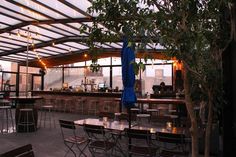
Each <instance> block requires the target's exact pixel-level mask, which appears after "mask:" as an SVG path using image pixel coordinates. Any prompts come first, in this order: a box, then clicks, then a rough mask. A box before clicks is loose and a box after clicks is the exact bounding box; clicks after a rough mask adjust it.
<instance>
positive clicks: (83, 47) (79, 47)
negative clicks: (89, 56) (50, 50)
mask: <svg viewBox="0 0 236 157" xmlns="http://www.w3.org/2000/svg"><path fill="white" fill-rule="evenodd" d="M66 43H67V44H68V45H71V46H74V47H78V49H88V47H87V46H85V45H82V44H79V43H75V42H66Z"/></svg>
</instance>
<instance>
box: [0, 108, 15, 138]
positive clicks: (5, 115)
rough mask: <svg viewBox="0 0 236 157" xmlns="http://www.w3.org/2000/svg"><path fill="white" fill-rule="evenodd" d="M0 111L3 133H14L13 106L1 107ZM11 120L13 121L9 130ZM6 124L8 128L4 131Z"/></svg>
mask: <svg viewBox="0 0 236 157" xmlns="http://www.w3.org/2000/svg"><path fill="white" fill-rule="evenodd" d="M0 111H2V113H1V119H0V121H1V123H2V128H1V133H4V132H5V131H6V133H8V132H9V131H14V122H13V117H12V111H11V106H0ZM9 120H10V121H11V128H12V129H9V126H10V125H9ZM4 124H6V128H5V129H4Z"/></svg>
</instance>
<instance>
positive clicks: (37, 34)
mask: <svg viewBox="0 0 236 157" xmlns="http://www.w3.org/2000/svg"><path fill="white" fill-rule="evenodd" d="M29 30H30V29H29ZM12 34H13V33H11V32H9V38H12ZM16 36H17V37H22V38H26V39H27V40H31V44H30V46H31V48H32V49H33V52H35V55H36V57H37V59H38V61H39V62H40V64H41V65H42V66H43V67H44V69H45V70H47V65H46V63H45V62H44V61H43V60H42V59H41V57H40V55H39V53H38V52H37V50H36V48H35V44H34V38H33V33H31V32H29V33H28V34H27V32H25V33H24V32H23V33H22V32H21V31H20V30H19V29H18V30H17V33H16ZM35 36H36V37H37V38H40V36H39V33H38V32H35ZM52 45H53V46H54V45H55V43H53V44H52Z"/></svg>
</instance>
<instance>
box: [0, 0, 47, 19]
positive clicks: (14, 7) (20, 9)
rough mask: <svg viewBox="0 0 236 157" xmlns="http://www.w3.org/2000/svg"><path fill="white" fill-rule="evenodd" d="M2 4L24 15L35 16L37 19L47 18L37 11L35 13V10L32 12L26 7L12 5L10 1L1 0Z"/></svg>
mask: <svg viewBox="0 0 236 157" xmlns="http://www.w3.org/2000/svg"><path fill="white" fill-rule="evenodd" d="M22 1H25V0H22ZM0 5H2V6H5V7H7V8H9V9H12V10H14V11H16V12H19V13H22V14H25V15H28V16H30V17H32V18H35V19H37V20H47V19H48V18H46V17H44V16H41V15H40V14H38V13H35V12H32V11H30V10H28V9H26V8H23V7H19V6H17V5H14V4H13V3H10V2H7V1H5V0H4V1H1V4H0Z"/></svg>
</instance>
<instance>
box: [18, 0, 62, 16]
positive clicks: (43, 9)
mask: <svg viewBox="0 0 236 157" xmlns="http://www.w3.org/2000/svg"><path fill="white" fill-rule="evenodd" d="M15 1H17V2H19V3H21V4H23V5H25V6H27V7H29V8H32V9H33V10H36V11H39V12H41V13H43V14H45V15H48V16H50V17H52V18H56V19H62V18H65V17H64V16H62V15H60V14H58V13H56V12H54V11H52V10H49V9H47V8H46V7H44V6H42V5H39V4H37V3H35V2H33V1H28V0H27V1H26V0H23V1H22V0H15ZM51 1H52V0H50V2H51ZM45 2H46V1H45V0H44V3H45ZM54 3H55V2H54ZM57 3H59V2H58V1H57ZM59 9H61V8H59Z"/></svg>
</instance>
